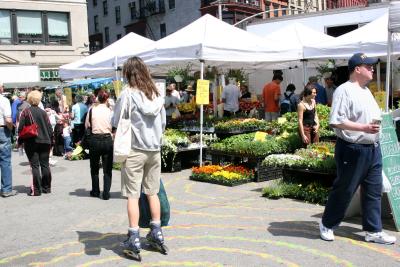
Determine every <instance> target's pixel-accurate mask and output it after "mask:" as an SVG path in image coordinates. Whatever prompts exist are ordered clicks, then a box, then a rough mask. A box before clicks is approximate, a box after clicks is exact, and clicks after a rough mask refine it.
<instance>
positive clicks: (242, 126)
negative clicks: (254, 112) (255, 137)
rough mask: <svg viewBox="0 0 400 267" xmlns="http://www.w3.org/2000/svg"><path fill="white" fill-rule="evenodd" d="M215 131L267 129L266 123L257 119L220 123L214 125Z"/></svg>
mask: <svg viewBox="0 0 400 267" xmlns="http://www.w3.org/2000/svg"><path fill="white" fill-rule="evenodd" d="M214 127H215V130H217V131H220V132H235V131H251V130H254V131H266V130H268V129H269V127H268V122H266V121H265V120H257V119H231V120H227V121H220V122H218V123H216V124H215V126H214Z"/></svg>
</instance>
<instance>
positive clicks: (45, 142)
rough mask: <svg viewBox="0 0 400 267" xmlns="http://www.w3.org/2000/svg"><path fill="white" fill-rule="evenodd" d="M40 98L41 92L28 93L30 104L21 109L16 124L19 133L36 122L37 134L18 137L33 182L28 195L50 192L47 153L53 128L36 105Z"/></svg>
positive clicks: (51, 139)
mask: <svg viewBox="0 0 400 267" xmlns="http://www.w3.org/2000/svg"><path fill="white" fill-rule="evenodd" d="M41 99H42V93H41V92H39V91H32V92H30V93H29V94H28V102H29V104H30V105H31V106H30V107H29V108H26V109H25V110H24V111H22V113H21V117H20V121H19V126H18V133H21V131H22V129H23V128H24V126H25V125H30V124H32V123H36V124H37V126H38V136H36V137H32V138H28V139H24V140H23V139H22V138H18V142H19V143H20V144H21V143H23V144H24V148H25V153H26V155H27V156H28V160H29V164H30V165H31V170H32V180H33V182H32V185H31V190H30V192H29V193H28V195H30V196H40V195H41V194H42V193H51V172H50V167H49V154H50V149H51V145H52V141H53V128H52V127H51V124H50V121H49V118H48V116H47V113H46V111H44V110H42V109H41V108H39V107H38V105H39V103H40V101H41Z"/></svg>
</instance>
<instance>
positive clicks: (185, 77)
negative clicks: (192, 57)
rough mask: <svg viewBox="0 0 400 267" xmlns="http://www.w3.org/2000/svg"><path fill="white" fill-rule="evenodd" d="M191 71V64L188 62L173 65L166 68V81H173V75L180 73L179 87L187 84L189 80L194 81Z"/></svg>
mask: <svg viewBox="0 0 400 267" xmlns="http://www.w3.org/2000/svg"><path fill="white" fill-rule="evenodd" d="M191 73H192V64H191V63H188V64H187V65H186V66H184V67H181V66H178V67H174V68H171V69H169V70H168V72H167V82H175V76H176V75H180V76H181V77H182V82H181V83H180V85H181V88H182V87H184V88H186V86H188V85H189V84H190V82H191V81H194V78H193V76H192V75H191Z"/></svg>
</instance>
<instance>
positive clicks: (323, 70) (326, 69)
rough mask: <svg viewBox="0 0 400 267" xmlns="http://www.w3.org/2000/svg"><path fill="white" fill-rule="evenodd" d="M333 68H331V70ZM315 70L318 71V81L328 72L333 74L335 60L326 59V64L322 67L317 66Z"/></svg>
mask: <svg viewBox="0 0 400 267" xmlns="http://www.w3.org/2000/svg"><path fill="white" fill-rule="evenodd" d="M332 66H333V68H332ZM316 70H317V71H318V73H319V75H317V77H318V78H319V79H320V78H322V76H323V75H324V73H328V72H333V71H334V70H335V60H334V59H328V62H326V63H325V64H323V65H318V66H317V67H316Z"/></svg>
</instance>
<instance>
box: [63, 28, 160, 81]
mask: <svg viewBox="0 0 400 267" xmlns="http://www.w3.org/2000/svg"><path fill="white" fill-rule="evenodd" d="M153 43H154V41H153V40H150V39H147V38H145V37H142V36H140V35H137V34H135V33H132V32H131V33H128V34H127V35H125V36H124V37H123V38H121V39H120V40H118V41H116V42H114V43H112V44H110V45H109V46H107V47H105V48H104V49H102V50H100V51H98V52H96V53H94V54H92V55H90V56H88V57H85V58H82V59H80V60H78V61H75V62H72V63H69V64H66V65H62V66H61V67H60V69H59V75H60V77H61V78H62V79H63V80H66V79H73V78H82V77H87V76H90V77H93V76H99V75H105V74H111V75H112V74H113V72H114V71H115V70H116V69H117V67H118V65H119V64H120V63H119V58H118V54H120V53H121V54H126V53H129V54H130V55H134V54H136V53H138V52H141V51H143V50H144V49H147V48H148V47H149V46H151V45H152V44H153Z"/></svg>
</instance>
